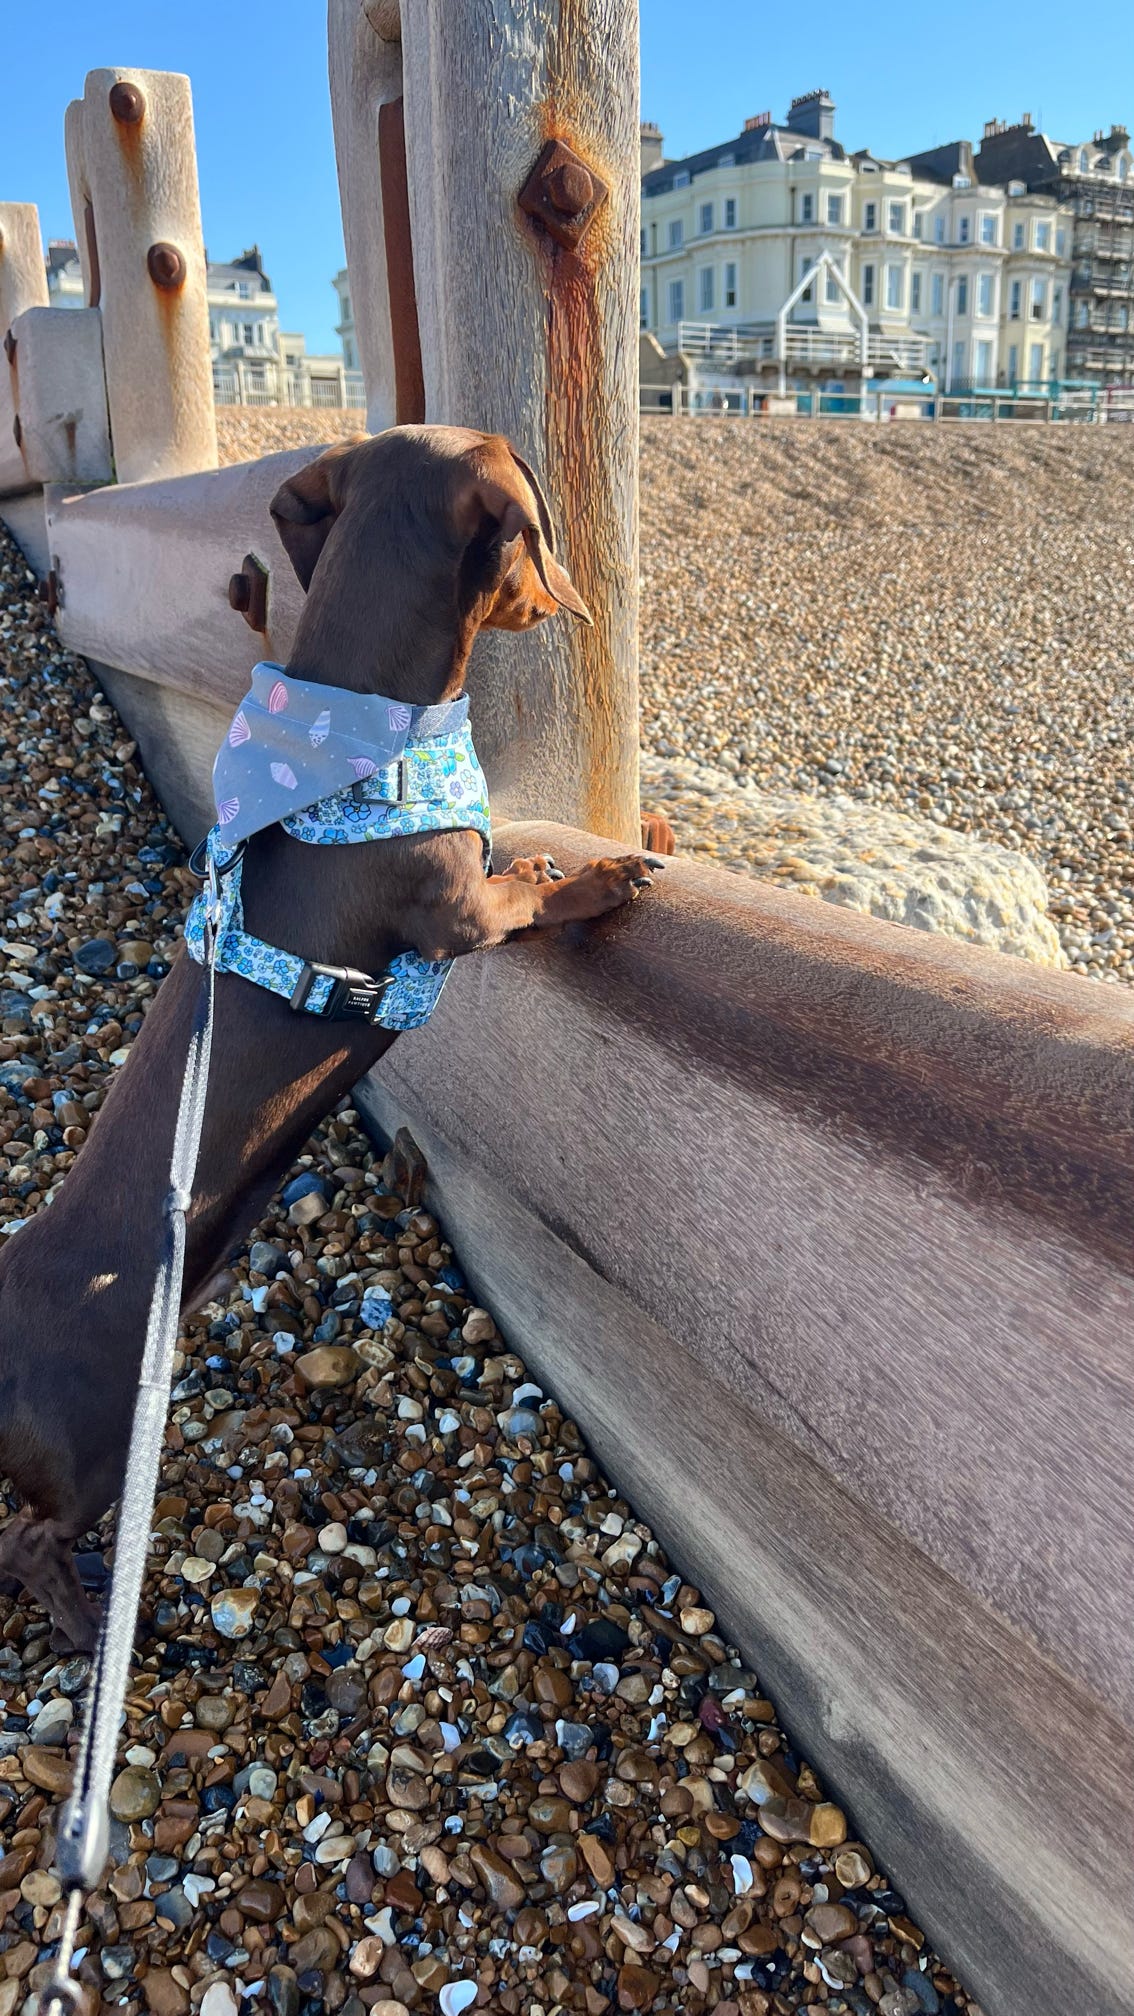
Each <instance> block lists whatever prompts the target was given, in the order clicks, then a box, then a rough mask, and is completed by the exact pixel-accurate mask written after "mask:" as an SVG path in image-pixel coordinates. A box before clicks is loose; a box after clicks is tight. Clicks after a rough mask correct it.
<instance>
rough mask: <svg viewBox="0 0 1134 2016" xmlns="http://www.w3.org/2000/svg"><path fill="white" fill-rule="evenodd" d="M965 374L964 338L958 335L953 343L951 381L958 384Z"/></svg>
mask: <svg viewBox="0 0 1134 2016" xmlns="http://www.w3.org/2000/svg"><path fill="white" fill-rule="evenodd" d="M964 375H965V339H964V337H963V336H958V338H957V340H956V342H955V343H954V345H953V383H954V385H959V384H960V382H961V380H962V379H963V377H964Z"/></svg>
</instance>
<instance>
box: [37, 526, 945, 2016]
mask: <svg viewBox="0 0 1134 2016" xmlns="http://www.w3.org/2000/svg"><path fill="white" fill-rule="evenodd" d="M0 683H2V689H3V693H4V702H5V705H4V711H3V719H2V723H0V785H2V787H3V789H2V798H0V814H2V818H3V828H4V832H5V838H6V843H7V844H6V849H5V857H4V881H3V887H4V904H3V911H2V917H3V932H4V939H3V945H2V948H0V950H2V953H3V959H4V973H3V983H2V987H0V1234H2V1235H3V1236H5V1237H7V1238H18V1237H19V1226H20V1224H21V1223H22V1222H24V1221H26V1220H27V1219H28V1218H29V1217H30V1216H31V1215H32V1214H33V1213H34V1212H36V1211H37V1210H39V1209H41V1208H43V1207H44V1206H45V1205H47V1204H48V1203H49V1202H50V1198H51V1196H52V1194H53V1192H54V1190H55V1189H56V1187H57V1186H58V1184H59V1183H60V1182H61V1181H62V1180H63V1179H64V1177H65V1175H66V1171H67V1169H68V1167H69V1166H70V1163H71V1162H72V1160H73V1159H74V1156H75V1154H76V1153H77V1152H78V1150H79V1149H80V1148H81V1146H82V1142H83V1140H84V1139H85V1136H86V1133H87V1130H88V1128H89V1126H90V1124H91V1121H92V1119H93V1116H94V1115H95V1113H96V1112H97V1110H98V1107H99V1105H100V1104H101V1102H102V1099H103V1097H104V1095H105V1092H106V1090H107V1087H108V1085H109V1083H110V1082H111V1080H112V1077H113V1074H114V1072H115V1071H116V1070H117V1069H118V1068H119V1067H120V1066H121V1064H122V1062H123V1061H124V1059H125V1057H126V1056H127V1055H128V1052H129V1046H130V1042H131V1039H132V1037H133V1035H134V1034H135V1033H136V1031H137V1029H138V1028H139V1027H140V1025H141V1021H142V1019H143V1017H144V1015H145V1013H146V1010H147V1008H148V1006H149V1004H150V1003H151V1001H152V1000H153V998H154V996H155V993H156V989H157V987H158V986H159V984H160V981H161V979H162V977H163V975H164V973H165V972H166V970H167V968H168V964H169V962H170V960H171V959H172V958H173V957H174V956H176V951H177V939H178V936H179V932H180V926H181V920H182V917H183V914H184V910H185V906H186V903H187V901H188V898H189V896H190V894H191V892H192V890H193V888H194V887H195V886H196V885H195V883H194V881H193V878H192V877H191V876H190V875H189V873H188V869H187V867H186V865H185V856H184V850H183V848H182V847H181V845H180V843H179V842H178V840H177V837H176V835H175V834H174V833H173V832H172V831H171V829H170V828H169V827H168V825H167V823H166V821H165V820H164V818H163V816H162V813H161V810H160V808H159V806H158V804H157V803H156V801H155V799H154V798H153V796H152V794H151V792H150V790H149V788H148V786H147V784H146V782H145V780H144V778H143V776H142V775H141V773H140V771H139V769H138V765H137V761H136V751H135V749H134V745H133V744H132V742H131V740H130V738H129V736H128V734H127V732H126V731H125V729H124V728H123V726H122V724H121V723H120V722H119V720H118V719H117V717H116V716H115V714H114V711H113V709H112V708H111V707H110V706H109V705H108V704H107V703H106V701H105V700H104V699H103V697H102V696H101V694H100V692H99V690H98V688H97V687H96V686H95V685H94V683H93V681H92V679H91V677H90V674H89V673H88V671H87V670H86V667H85V666H84V665H83V664H82V662H81V661H79V660H77V659H74V658H71V657H68V656H67V655H66V654H65V653H63V652H62V651H61V650H60V649H59V647H58V645H57V642H56V640H55V637H54V634H53V631H52V629H51V626H50V624H49V622H48V620H47V618H46V617H45V615H44V614H43V611H42V608H41V605H40V604H39V603H38V601H37V600H36V599H35V592H34V583H33V582H32V580H31V577H30V575H29V574H28V571H27V569H26V568H25V566H24V564H23V562H22V560H21V558H20V557H19V555H18V554H17V552H16V549H15V548H14V547H13V546H12V544H11V542H10V541H8V540H7V538H6V537H5V536H4V535H0ZM485 1236H486V1237H488V1236H491V1228H487V1227H486V1228H485ZM112 1539H113V1521H112V1520H108V1521H107V1522H105V1524H104V1527H103V1529H102V1530H101V1531H100V1532H99V1533H97V1534H92V1535H90V1536H88V1539H87V1541H86V1543H85V1547H84V1551H83V1553H82V1572H83V1574H84V1578H85V1580H86V1581H87V1583H88V1585H89V1586H90V1587H91V1589H92V1590H95V1591H98V1590H100V1589H102V1588H104V1587H105V1584H106V1581H107V1577H108V1569H109V1565H110V1562H111V1561H112V1558H113V1557H112ZM87 1673H88V1667H87V1662H86V1660H85V1659H82V1658H78V1657H74V1656H68V1655H66V1654H61V1653H58V1652H56V1651H55V1650H53V1648H52V1645H51V1642H50V1627H49V1623H48V1620H47V1619H46V1617H44V1616H43V1615H42V1613H40V1612H39V1611H38V1610H37V1609H36V1607H35V1606H34V1605H33V1604H32V1603H30V1601H27V1600H26V1599H25V1600H20V1599H14V1598H12V1597H9V1596H2V1597H0V2016H34V2009H35V1996H36V1993H37V1991H38V1990H39V1989H40V1988H42V1986H43V1985H44V1984H45V1979H46V1975H47V1971H48V1967H49V1957H50V1953H51V1950H52V1945H53V1942H54V1941H55V1940H56V1938H57V1937H58V1933H59V1927H60V1921H61V1901H60V1889H59V1884H58V1880H57V1879H56V1877H55V1876H54V1875H53V1874H52V1872H51V1863H52V1858H53V1847H54V1828H55V1824H56V1816H57V1811H58V1805H59V1802H60V1800H61V1799H62V1798H63V1797H64V1796H65V1795H66V1792H67V1790H68V1787H69V1784H70V1778H71V1772H72V1768H73V1763H74V1756H75V1750H76V1746H77V1741H78V1730H79V1718H80V1713H81V1702H82V1696H83V1692H84V1688H85V1684H86V1680H87ZM790 1705H791V1704H790V1703H777V1702H774V1701H772V1700H770V1699H769V1698H768V1697H767V1695H766V1694H765V1692H764V1689H763V1688H762V1686H761V1682H760V1676H759V1674H758V1673H756V1672H753V1671H752V1670H751V1668H750V1667H748V1666H746V1665H745V1664H744V1662H743V1660H742V1658H741V1657H740V1655H739V1654H738V1652H737V1650H736V1648H735V1647H734V1646H733V1645H731V1644H730V1642H729V1639H728V1634H727V1626H726V1623H725V1622H724V1621H722V1620H720V1619H718V1618H717V1617H716V1616H715V1615H714V1613H713V1611H712V1610H711V1608H709V1607H708V1605H707V1603H706V1602H705V1600H704V1598H703V1597H702V1594H701V1592H700V1591H699V1590H698V1589H697V1588H695V1587H693V1586H692V1585H690V1584H689V1583H688V1582H686V1581H685V1580H684V1579H683V1576H682V1574H681V1572H680V1570H679V1569H678V1568H676V1567H675V1566H674V1564H672V1563H671V1562H670V1561H669V1560H667V1559H666V1557H665V1555H664V1553H663V1551H662V1549H661V1547H660V1545H659V1543H658V1542H657V1540H656V1539H655V1538H654V1536H653V1535H652V1534H651V1532H650V1530H649V1528H648V1527H647V1526H645V1525H644V1524H643V1523H642V1522H641V1521H640V1520H638V1519H637V1518H636V1517H635V1514H634V1511H633V1508H632V1507H631V1506H630V1505H628V1504H627V1503H626V1502H625V1500H624V1499H623V1498H622V1497H620V1495H619V1492H618V1488H617V1480H614V1479H607V1478H606V1477H605V1476H604V1475H603V1474H602V1472H601V1470H600V1469H599V1467H598V1466H597V1464H596V1463H595V1462H594V1460H593V1459H592V1458H591V1457H590V1456H589V1454H588V1451H587V1447H586V1442H585V1439H584V1437H583V1435H582V1434H581V1432H580V1430H579V1428H578V1427H577V1426H576V1424H575V1423H574V1422H573V1421H572V1420H570V1419H569V1418H567V1417H566V1416H565V1415H564V1414H563V1413H562V1412H561V1410H560V1408H559V1407H558V1406H557V1404H556V1401H555V1397H554V1395H553V1394H550V1393H548V1392H546V1391H544V1390H543V1389H542V1388H541V1387H540V1386H539V1385H538V1384H537V1383H536V1382H535V1381H534V1380H532V1379H531V1378H530V1377H529V1376H528V1374H527V1371H526V1369H525V1366H524V1364H523V1362H522V1359H521V1357H520V1356H519V1355H518V1353H517V1351H516V1350H515V1348H514V1345H513V1340H511V1339H509V1338H506V1337H504V1336H501V1335H500V1333H499V1332H498V1330H497V1327H496V1324H495V1322H494V1319H493V1316H492V1313H491V1311H489V1310H486V1309H483V1308H481V1307H479V1306H477V1304H476V1302H475V1300H474V1298H473V1297H472V1295H471V1293H470V1291H469V1288H468V1286H467V1283H466V1281H465V1277H464V1275H463V1273H462V1269H461V1255H459V1254H455V1253H454V1252H453V1250H452V1249H451V1247H450V1245H449V1244H448V1242H447V1240H446V1237H445V1228H444V1226H443V1225H440V1224H438V1223H437V1221H436V1220H435V1219H434V1218H433V1217H432V1216H431V1215H430V1213H429V1212H428V1211H427V1210H425V1209H423V1208H422V1207H421V1205H420V1203H419V1202H418V1201H416V1200H415V1199H414V1198H412V1197H408V1196H407V1195H406V1194H404V1192H403V1191H401V1190H399V1188H398V1173H397V1170H396V1168H394V1167H391V1166H388V1165H386V1164H384V1163H383V1162H382V1161H381V1160H380V1158H379V1157H377V1156H376V1154H375V1151H374V1149H373V1147H372V1145H371V1144H370V1143H369V1142H368V1140H367V1139H366V1137H365V1136H364V1134H363V1133H362V1131H361V1129H360V1126H359V1122H358V1118H357V1115H356V1114H355V1112H354V1111H353V1110H352V1108H351V1107H350V1106H349V1105H344V1106H343V1107H342V1108H341V1109H340V1110H339V1111H338V1112H337V1113H336V1114H335V1115H334V1116H333V1117H332V1118H331V1119H330V1120H329V1121H328V1123H327V1124H326V1125H325V1126H324V1127H323V1128H322V1129H321V1130H320V1131H319V1133H318V1134H317V1136H316V1137H315V1138H314V1139H313V1140H312V1142H311V1143H310V1144H309V1147H308V1149H307V1151H306V1152H305V1153H304V1154H303V1155H302V1156H301V1157H300V1158H299V1161H298V1163H297V1164H296V1166H295V1168H294V1169H293V1171H292V1172H291V1174H290V1176H289V1179H288V1182H287V1183H286V1185H285V1186H284V1188H283V1191H282V1194H281V1196H280V1197H279V1199H278V1200H277V1201H276V1204H275V1205H274V1207H273V1209H272V1210H271V1211H270V1212H269V1213H268V1215H267V1216H266V1217H265V1219H264V1220H263V1221H262V1223H261V1224H260V1225H259V1226H258V1227H256V1228H255V1230H254V1231H253V1233H252V1236H251V1238H250V1239H249V1241H248V1244H247V1245H246V1246H245V1247H244V1248H243V1250H242V1252H241V1254H240V1256H239V1257H238V1259H237V1261H236V1262H235V1264H234V1267H233V1270H232V1278H231V1282H230V1284H229V1285H228V1287H227V1288H226V1290H225V1292H224V1294H223V1295H222V1296H221V1297H220V1298H219V1299H218V1300H217V1301H215V1302H214V1303H211V1304H210V1305H209V1306H208V1307H207V1308H206V1309H205V1310H204V1311H202V1312H200V1313H199V1314H198V1315H197V1316H195V1317H193V1318H191V1319H190V1320H189V1321H188V1323H187V1325H186V1327H185V1330H184V1333H183V1336H182V1340H181V1353H180V1358H179V1363H178V1367H177V1378H176V1384H175V1387H174V1390H173V1394H172V1401H171V1410H170V1425H169V1429H168V1433H167V1440H166V1449H165V1456H164V1460H163V1465H162V1473H161V1481H160V1488H159V1494H158V1503H157V1507H156V1512H155V1528H154V1538H153V1544H152V1549H151V1561H150V1571H149V1574H148V1577H147V1584H146V1591H145V1598H144V1612H143V1617H142V1622H141V1627H140V1632H139V1639H138V1649H137V1657H136V1660H135V1665H134V1669H133V1675H132V1681H131V1687H130V1693H129V1698H128V1702H127V1709H126V1720H125V1727H124V1729H123V1732H122V1737H121V1744H120V1752H119V1763H120V1770H119V1773H118V1776H117V1778H116V1780H115V1785H114V1791H113V1796H112V1810H113V1815H114V1820H113V1828H112V1840H111V1849H112V1866H111V1868H110V1870H109V1872H108V1874H107V1877H106V1879H105V1880H104V1882H103V1883H102V1884H101V1885H100V1887H99V1889H98V1890H97V1892H96V1893H95V1894H94V1895H93V1896H92V1897H91V1899H90V1900H89V1902H88V1905H87V1907H86V1911H85V1915H84V1918H83V1922H82V1924H81V1926H80V1931H79V1939H78V1947H79V1951H80V1953H81V1956H82V1957H81V1961H80V1965H79V1978H80V1982H81V1984H82V1994H83V2009H84V2016H97V2012H98V2011H99V2010H100V2009H102V2008H106V2009H113V2010H120V2011H125V2012H128V2016H142V2012H151V2016H191V2012H201V2016H237V2012H238V2011H240V2010H243V2009H247V2010H252V2009H256V2010H264V2009H266V2010H271V2011H273V2012H275V2016H301V2012H310V2016H321V2012H323V2011H326V2012H328V2016H365V2012H367V2011H369V2012H371V2016H406V2012H409V2011H421V2012H427V2016H432V2012H440V2016H459V2012H461V2011H464V2010H468V2009H476V2010H486V2011H493V2012H497V2011H498V2012H504V2016H560V2012H565V2011H572V2012H582V2016H606V2012H607V2011H616V2010H618V2011H622V2010H656V2011H668V2012H677V2011H683V2012H687V2016H701V2012H702V2011H710V2010H712V2011H715V2012H716V2016H793V2012H795V2011H798V2010H801V2009H809V2008H816V2007H817V2008H822V2009H825V2010H830V2011H831V2012H833V2016H840V2012H846V2016H852V2012H853V2016H874V2012H878V2016H920V2012H924V2016H981V2012H980V2010H979V2009H978V2007H977V2004H976V2003H975V2002H973V2001H972V2000H971V1999H970V1998H969V1997H968V1996H967V1995H966V1993H965V1991H964V1990H963V1989H962V1988H961V1987H960V1986H959V1985H958V1984H957V1982H956V1981H955V1980H954V1979H953V1978H952V1976H951V1975H950V1974H949V1972H948V1971H947V1969H946V1968H945V1967H944V1966H943V1965H942V1963H941V1962H940V1960H939V1959H938V1957H937V1956H936V1955H935V1953H934V1952H933V1951H932V1949H931V1947H930V1945H929V1943H928V1942H927V1940H926V1938H925V1936H924V1934H923V1931H922V1930H921V1929H920V1927H919V1926H918V1924H917V1922H916V1918H915V1917H914V1916H913V1915H912V1914H911V1911H910V1909H909V1908H908V1906H907V1902H906V1900H905V1898H904V1897H903V1896H902V1895H901V1894H900V1892H899V1891H898V1890H897V1889H896V1888H895V1887H894V1886H893V1884H892V1883H891V1881H890V1879H889V1876H888V1874H887V1872H886V1871H885V1870H884V1869H881V1868H879V1867H878V1866H877V1865H876V1862H875V1859H874V1856H873V1854H872V1852H871V1848H870V1844H869V1843H867V1842H863V1841H861V1840H859V1839H857V1838H856V1837H855V1830H854V1823H853V1816H852V1815H849V1814H848V1813H846V1812H845V1811H844V1810H843V1808H842V1807H841V1806H840V1805H839V1803H838V1801H837V1799H836V1798H835V1797H834V1796H833V1794H832V1793H831V1792H830V1790H829V1788H827V1787H825V1786H824V1785H822V1784H821V1783H819V1781H818V1780H817V1778H816V1776H815V1774H814V1773H813V1772H812V1770H811V1769H810V1767H809V1765H808V1763H807V1761H806V1759H805V1758H804V1757H802V1756H801V1755H799V1754H798V1753H797V1752H796V1750H795V1749H794V1748H793V1746H792V1742H791V1739H790V1736H789V1734H788V1733H787V1728H786V1727H785V1723H788V1724H789V1723H790ZM781 1717H782V1718H783V1719H781Z"/></svg>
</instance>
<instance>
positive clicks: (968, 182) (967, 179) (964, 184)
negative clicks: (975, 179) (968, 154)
mask: <svg viewBox="0 0 1134 2016" xmlns="http://www.w3.org/2000/svg"><path fill="white" fill-rule="evenodd" d="M953 187H954V189H971V188H972V178H971V176H969V175H954V177H953Z"/></svg>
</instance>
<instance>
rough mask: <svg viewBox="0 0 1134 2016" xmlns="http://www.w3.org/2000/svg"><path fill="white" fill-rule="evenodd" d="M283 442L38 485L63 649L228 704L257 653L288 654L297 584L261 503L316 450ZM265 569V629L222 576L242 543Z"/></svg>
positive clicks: (299, 601)
mask: <svg viewBox="0 0 1134 2016" xmlns="http://www.w3.org/2000/svg"><path fill="white" fill-rule="evenodd" d="M320 452H321V451H320V449H319V448H317V447H308V448H295V449H288V450H286V451H285V452H284V453H283V454H281V455H265V456H263V457H262V458H261V460H260V461H258V462H240V463H237V464H235V465H234V466H233V467H232V468H229V469H211V470H205V471H202V472H201V473H200V474H198V475H193V476H179V477H171V478H168V479H166V480H165V481H163V482H155V483H123V484H115V485H112V486H108V487H107V488H106V489H103V490H92V491H89V492H87V493H86V494H85V495H83V496H78V497H70V496H68V495H66V494H65V493H64V492H63V491H61V490H60V489H58V488H57V487H55V488H51V489H49V490H48V491H47V492H46V493H45V495H46V503H47V529H48V538H49V542H50V546H51V551H52V553H53V554H56V555H58V572H59V578H60V583H61V588H62V597H63V599H62V603H61V606H60V610H59V614H58V617H57V619H56V620H57V624H58V629H59V634H60V637H61V638H62V640H63V642H64V644H66V646H67V648H68V650H71V651H80V652H82V653H83V654H84V655H85V656H86V657H89V658H93V659H97V660H98V662H99V663H100V664H104V665H114V666H117V667H118V668H119V669H120V670H122V671H126V672H130V673H133V674H134V675H135V677H140V678H142V679H152V680H156V681H158V682H159V683H161V684H164V685H167V686H170V687H173V688H176V689H178V690H180V691H183V692H185V693H187V694H188V695H189V696H190V697H191V698H200V699H205V700H212V701H214V702H216V703H218V704H219V705H221V706H224V705H227V707H228V711H229V714H230V715H231V712H232V709H233V708H234V707H235V706H236V705H237V703H238V701H239V700H240V698H241V696H242V694H244V693H246V692H247V690H248V674H249V672H250V671H251V669H252V667H253V665H255V664H256V662H257V661H258V660H259V659H261V658H276V659H280V660H283V659H284V658H286V656H287V653H288V650H289V649H290V646H291V639H292V636H293V635H294V631H295V625H296V622H297V620H298V616H299V611H300V609H301V608H302V606H303V590H302V589H301V588H300V586H299V583H298V581H297V580H296V578H295V574H294V571H293V569H292V567H291V564H290V562H289V560H288V559H287V556H286V554H285V553H284V551H283V548H282V547H281V545H280V543H279V539H278V537H277V535H276V530H275V527H274V525H273V524H272V521H271V517H270V515H269V510H268V506H269V504H270V502H271V499H272V497H273V496H274V494H275V492H276V489H277V488H278V486H279V485H280V484H281V483H282V482H283V481H284V480H285V478H286V477H287V476H289V475H290V474H291V473H292V471H293V470H295V469H297V468H301V467H302V466H303V464H304V463H306V462H310V461H311V460H312V458H313V457H314V456H316V455H318V454H319V453H320ZM250 552H251V553H255V554H256V555H258V557H259V558H260V559H262V560H263V561H264V562H265V564H266V565H267V566H268V568H269V572H270V581H269V587H268V627H267V630H266V632H264V633H260V632H258V631H255V630H250V629H249V627H248V625H247V623H245V621H244V619H243V617H242V616H240V615H238V614H237V613H236V612H235V611H234V610H233V609H231V608H230V606H229V602H228V583H229V579H230V577H231V576H232V575H233V574H234V573H235V572H236V571H237V570H238V569H239V567H240V565H241V563H242V561H243V559H244V555H245V554H246V553H250Z"/></svg>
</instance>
